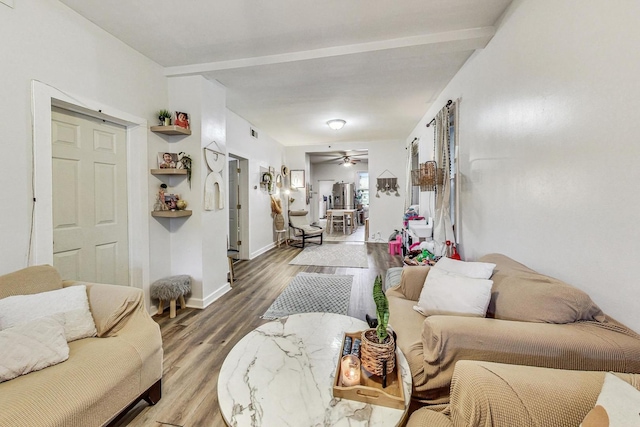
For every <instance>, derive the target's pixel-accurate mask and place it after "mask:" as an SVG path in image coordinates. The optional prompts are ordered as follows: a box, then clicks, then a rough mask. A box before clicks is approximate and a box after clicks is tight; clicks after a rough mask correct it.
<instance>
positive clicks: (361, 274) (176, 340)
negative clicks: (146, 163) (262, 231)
mask: <svg viewBox="0 0 640 427" xmlns="http://www.w3.org/2000/svg"><path fill="white" fill-rule="evenodd" d="M324 244H328V245H329V244H340V243H334V242H326V243H324ZM343 244H344V243H343ZM363 244H364V243H363ZM366 246H367V254H368V260H369V268H338V267H317V266H303V265H289V261H291V260H292V259H293V258H295V256H296V255H298V254H299V253H300V251H301V249H299V248H293V247H288V246H284V245H283V246H281V247H280V248H274V249H272V250H270V251H268V252H266V253H265V254H263V255H260V256H259V257H256V258H255V259H253V260H251V261H240V262H238V263H236V265H235V278H234V286H233V289H232V290H231V291H230V292H228V293H227V294H225V295H223V296H222V297H221V298H220V299H218V300H216V301H215V302H213V303H212V304H211V305H210V306H209V307H207V308H205V309H204V310H196V309H190V308H186V309H180V310H178V313H177V316H176V317H175V318H173V319H169V313H168V311H167V312H165V313H164V314H162V315H160V316H158V315H156V316H154V320H155V321H156V322H158V324H159V325H160V330H161V332H162V339H163V349H164V368H163V369H164V376H163V379H162V399H161V400H160V402H158V403H157V404H156V405H155V406H149V405H147V404H146V403H145V402H141V403H139V404H138V405H136V406H135V407H134V408H133V409H132V410H131V411H129V413H127V414H126V415H125V416H124V417H123V418H122V419H121V420H120V421H119V422H118V423H117V424H116V426H134V427H137V426H144V427H148V426H165V427H166V426H185V427H186V426H189V427H199V426H207V427H208V426H224V425H225V423H224V420H223V418H222V415H221V414H220V408H219V407H218V394H217V382H218V374H219V370H220V367H221V366H222V363H223V362H224V359H225V357H226V356H227V354H228V353H229V351H231V349H232V348H233V346H234V345H235V344H236V343H237V342H238V341H240V339H242V337H243V336H245V335H246V334H247V333H249V332H250V331H252V330H253V329H255V328H256V327H258V326H260V325H262V324H264V323H266V322H267V320H263V319H261V318H260V316H261V315H262V314H264V312H265V311H267V309H268V308H269V306H270V305H271V304H272V303H273V301H274V300H275V299H276V298H277V297H278V295H280V293H281V292H282V291H283V290H284V288H285V287H286V286H287V285H288V284H289V282H291V280H292V279H293V278H294V277H295V275H296V274H298V273H299V272H308V273H323V274H348V275H353V276H354V279H353V286H352V291H351V300H350V304H349V315H350V316H353V317H358V318H360V319H363V320H364V315H365V314H366V313H369V314H373V315H375V304H374V303H373V298H372V296H371V289H372V287H373V281H374V279H375V277H376V275H378V274H381V275H382V276H383V277H384V273H385V271H386V270H387V268H389V267H395V266H401V265H402V259H401V257H400V256H397V255H396V256H392V255H389V253H388V252H387V245H386V244H375V243H371V244H366Z"/></svg>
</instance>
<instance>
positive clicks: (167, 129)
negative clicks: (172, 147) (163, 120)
mask: <svg viewBox="0 0 640 427" xmlns="http://www.w3.org/2000/svg"><path fill="white" fill-rule="evenodd" d="M151 132H156V133H163V134H165V135H191V129H187V128H183V127H182V126H176V125H170V126H151Z"/></svg>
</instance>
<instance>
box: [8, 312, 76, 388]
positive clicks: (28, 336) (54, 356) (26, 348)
mask: <svg viewBox="0 0 640 427" xmlns="http://www.w3.org/2000/svg"><path fill="white" fill-rule="evenodd" d="M0 348H1V349H2V351H0V383H1V382H3V381H8V380H11V379H13V378H16V377H19V376H20V375H24V374H28V373H29V372H33V371H39V370H40V369H44V368H46V367H48V366H52V365H55V364H58V363H60V362H64V361H65V360H67V359H68V358H69V345H68V344H67V340H66V339H65V337H64V316H63V315H62V314H55V315H53V316H47V317H40V318H39V319H36V320H33V321H31V322H27V323H23V324H22V325H18V326H14V327H13V328H8V329H5V330H4V331H0Z"/></svg>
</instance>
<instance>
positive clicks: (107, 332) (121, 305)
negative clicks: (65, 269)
mask: <svg viewBox="0 0 640 427" xmlns="http://www.w3.org/2000/svg"><path fill="white" fill-rule="evenodd" d="M73 285H86V286H87V294H88V297H89V307H90V309H91V314H92V315H93V320H94V322H95V324H96V329H97V331H98V336H99V337H101V338H102V337H109V336H114V335H115V334H116V333H117V332H118V331H120V330H121V329H122V328H123V327H124V325H125V324H126V323H127V321H128V320H129V318H130V317H131V315H132V313H134V312H135V311H136V309H138V308H139V307H142V308H144V293H143V292H142V290H141V289H138V288H132V287H129V286H118V285H105V284H100V283H87V282H78V281H72V280H66V281H64V282H63V286H64V287H67V286H73Z"/></svg>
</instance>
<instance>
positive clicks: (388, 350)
mask: <svg viewBox="0 0 640 427" xmlns="http://www.w3.org/2000/svg"><path fill="white" fill-rule="evenodd" d="M361 340H362V344H361V346H360V361H361V362H362V367H363V368H365V369H366V370H367V371H368V372H370V373H372V374H373V375H378V376H382V369H383V365H382V364H383V362H384V361H385V360H386V361H387V374H390V373H392V372H393V370H394V369H395V367H396V352H395V347H396V345H395V342H394V340H393V337H392V336H391V334H389V335H387V340H386V342H385V343H383V344H378V336H377V335H376V330H375V329H365V330H364V331H362V336H361Z"/></svg>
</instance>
